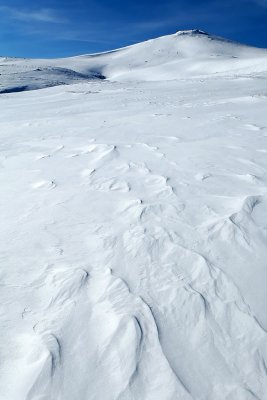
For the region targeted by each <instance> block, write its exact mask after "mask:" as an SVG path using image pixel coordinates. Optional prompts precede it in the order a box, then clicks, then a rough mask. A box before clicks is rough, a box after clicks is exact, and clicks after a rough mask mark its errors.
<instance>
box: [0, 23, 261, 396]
mask: <svg viewBox="0 0 267 400" xmlns="http://www.w3.org/2000/svg"><path fill="white" fill-rule="evenodd" d="M177 52H178V54H177ZM145 61H147V63H146V62H145ZM1 65H2V66H1V68H3V71H5V72H4V73H2V75H1V76H0V78H1V85H2V88H3V91H4V90H6V89H8V88H9V89H10V88H13V89H14V88H17V90H19V87H22V86H25V87H26V88H25V90H27V89H33V88H35V89H36V88H38V87H44V86H49V85H55V86H56V87H50V88H47V89H44V90H34V91H24V92H22V93H19V92H16V93H2V94H1V95H0V102H1V118H0V136H1V139H0V187H1V196H0V215H1V224H0V256H1V269H0V277H1V280H0V285H1V286H0V360H1V362H0V400H255V399H257V400H259V399H260V400H265V399H266V398H267V378H266V371H267V367H266V366H267V334H266V330H267V313H266V285H267V268H266V260H267V114H266V109H267V89H266V87H267V86H266V84H267V63H266V50H260V49H253V48H250V47H246V46H241V45H237V44H234V43H231V42H228V41H225V40H223V39H218V38H213V37H210V36H208V35H205V34H203V33H199V32H195V31H190V32H180V33H178V34H175V35H171V36H166V37H162V38H159V39H155V40H152V41H148V42H144V43H140V44H137V45H134V46H130V47H128V48H125V49H121V50H118V51H115V52H110V53H105V54H99V55H94V56H80V57H74V58H69V59H64V60H63V59H62V60H34V61H33V60H18V59H13V60H11V59H2V60H1ZM37 69H41V71H40V70H38V71H35V70H37ZM71 71H72V72H71ZM38 74H39V75H38ZM37 75H38V77H39V78H38V79H37ZM100 75H105V77H107V78H108V79H105V80H103V79H99V77H101V76H100ZM173 78H175V79H173ZM64 79H65V80H64ZM62 83H67V84H68V86H62Z"/></svg>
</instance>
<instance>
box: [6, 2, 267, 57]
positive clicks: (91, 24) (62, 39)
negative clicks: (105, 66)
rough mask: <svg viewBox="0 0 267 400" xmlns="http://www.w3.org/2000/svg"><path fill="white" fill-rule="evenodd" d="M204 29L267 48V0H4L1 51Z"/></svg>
mask: <svg viewBox="0 0 267 400" xmlns="http://www.w3.org/2000/svg"><path fill="white" fill-rule="evenodd" d="M194 28H199V29H202V30H205V31H207V32H209V33H213V34H216V35H220V36H224V37H226V38H229V39H233V40H237V41H240V42H243V43H247V44H252V45H255V46H259V47H267V0H223V1H219V0H205V1H202V0H176V1H173V0H165V1H163V0H161V1H159V0H135V1H127V0H126V1H125V0H102V1H97V0H76V1H73V0H72V1H71V0H46V1H45V0H35V1H26V0H4V1H1V0H0V55H2V56H17V57H64V56H69V55H76V54H83V53H93V52H98V51H105V50H109V49H114V48H118V47H122V46H125V45H129V44H132V43H135V42H140V41H143V40H146V39H150V38H153V37H157V36H161V35H166V34H169V33H174V32H176V31H177V30H183V29H194Z"/></svg>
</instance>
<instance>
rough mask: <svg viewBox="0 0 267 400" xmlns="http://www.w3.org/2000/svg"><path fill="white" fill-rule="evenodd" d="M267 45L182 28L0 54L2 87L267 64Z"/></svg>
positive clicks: (233, 70) (234, 70) (243, 69)
mask: <svg viewBox="0 0 267 400" xmlns="http://www.w3.org/2000/svg"><path fill="white" fill-rule="evenodd" d="M266 62H267V51H266V50H265V49H256V48H253V47H248V46H244V45H241V44H238V43H234V42H231V41H227V40H225V39H222V38H218V37H215V36H212V35H209V34H207V33H204V32H202V31H198V30H193V31H178V32H177V33H176V34H174V35H168V36H163V37H160V38H157V39H152V40H148V41H146V42H143V43H139V44H136V45H133V46H129V47H125V48H122V49H118V50H114V51H111V52H106V53H100V54H94V55H85V56H78V57H70V58H65V59H55V60H31V59H16V58H15V59H14V58H11V59H10V58H0V74H1V75H0V93H1V92H6V91H23V90H30V89H38V88H42V87H47V86H57V85H62V84H72V83H75V82H77V81H88V80H91V79H104V78H107V79H111V80H116V81H122V80H127V81H129V80H141V81H144V80H146V81H157V80H171V79H176V78H181V77H186V76H203V75H205V76H206V75H207V74H209V75H210V74H220V75H222V74H223V75H225V74H227V75H229V74H230V75H234V74H239V75H240V74H243V75H244V74H245V75H247V74H250V73H251V72H252V73H255V72H257V73H261V72H263V71H265V70H266Z"/></svg>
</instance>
